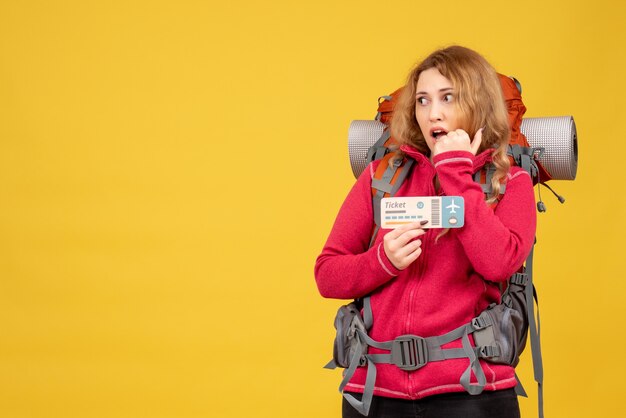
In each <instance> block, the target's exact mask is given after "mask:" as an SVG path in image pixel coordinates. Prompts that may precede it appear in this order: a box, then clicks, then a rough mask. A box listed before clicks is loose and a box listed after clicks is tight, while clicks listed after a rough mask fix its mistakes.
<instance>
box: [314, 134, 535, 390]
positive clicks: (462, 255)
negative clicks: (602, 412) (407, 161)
mask: <svg viewBox="0 0 626 418" xmlns="http://www.w3.org/2000/svg"><path fill="white" fill-rule="evenodd" d="M402 150H403V151H404V152H405V153H406V154H407V155H408V156H410V157H412V158H414V159H415V161H416V164H414V166H413V168H412V171H411V173H410V174H409V176H408V177H407V178H406V180H405V181H404V183H403V184H402V186H401V187H400V189H399V190H398V192H397V193H396V196H398V197H399V196H433V195H435V194H436V192H435V187H434V178H435V175H437V177H438V179H439V184H440V191H439V194H442V195H447V196H462V197H463V198H464V200H465V225H464V226H463V227H462V228H456V229H450V230H449V231H448V232H447V233H446V234H444V235H443V236H441V237H440V238H439V239H438V240H437V241H435V238H436V237H437V235H439V234H440V233H441V232H442V230H441V229H430V230H428V231H427V232H426V234H424V235H423V236H422V237H421V239H422V254H421V255H420V256H419V257H418V259H417V260H416V261H415V262H413V263H412V264H411V265H409V266H408V267H406V268H405V269H404V270H398V269H397V268H395V267H394V266H393V264H391V262H390V261H389V259H388V258H387V256H386V254H385V251H384V248H383V236H384V235H385V234H386V233H387V232H389V230H384V229H381V230H380V231H379V232H378V235H377V237H376V241H375V243H374V245H372V247H371V248H369V242H370V238H371V235H370V234H371V231H372V227H373V225H374V219H373V210H372V191H371V190H372V189H371V183H372V178H373V176H374V172H375V170H376V167H377V165H378V164H379V162H378V161H375V162H373V163H372V164H370V165H369V166H368V167H367V168H366V169H365V170H364V172H363V173H362V174H361V176H360V177H359V178H358V180H357V182H356V183H355V185H354V186H353V187H352V190H351V191H350V193H349V194H348V196H347V197H346V199H345V201H344V203H343V205H342V206H341V209H340V210H339V214H338V215H337V219H336V220H335V223H334V225H333V228H332V230H331V233H330V236H329V237H328V240H327V242H326V245H325V246H324V248H323V250H322V252H321V254H320V255H319V256H318V258H317V261H316V263H315V278H316V281H317V286H318V289H319V291H320V293H321V295H322V296H324V297H326V298H337V299H353V298H357V297H362V296H365V295H367V294H371V305H372V312H373V317H374V324H373V326H372V329H371V330H370V332H369V335H370V336H371V337H372V338H373V339H375V340H377V341H389V340H393V339H394V338H396V337H398V336H400V335H404V334H414V335H419V336H421V337H430V336H438V335H442V334H445V333H446V332H448V331H451V330H453V329H455V328H457V327H459V326H461V325H464V324H466V323H468V322H469V321H470V320H471V319H472V318H474V317H476V316H478V315H479V314H480V313H481V312H482V311H483V310H484V309H485V308H486V307H487V306H488V305H489V304H490V303H499V302H500V289H499V282H501V281H504V280H506V279H507V278H508V277H510V276H511V275H512V274H513V273H514V272H516V271H517V270H518V269H519V268H520V267H521V266H522V264H523V262H524V260H525V259H526V257H527V256H528V254H529V253H530V250H531V248H532V245H533V242H534V237H535V229H536V212H535V196H534V191H533V184H532V180H531V178H530V175H529V174H528V173H527V172H526V171H524V170H523V169H521V168H519V167H511V169H510V171H509V173H508V175H507V181H506V190H505V193H504V195H503V196H502V198H501V200H500V201H499V203H498V204H497V206H496V207H495V209H492V208H491V207H490V206H489V205H488V204H487V203H485V194H484V193H483V191H482V189H481V187H480V185H479V184H477V183H476V182H474V180H473V177H472V175H473V173H475V172H476V171H478V170H480V169H481V168H482V167H483V166H484V165H485V164H486V163H487V162H489V161H490V160H491V154H492V150H487V151H485V152H483V153H481V154H479V155H478V156H474V155H473V154H471V153H469V152H466V151H449V152H445V153H442V154H439V155H437V156H436V157H435V158H434V159H433V161H432V162H431V161H430V160H429V159H428V158H427V157H425V156H424V155H423V154H421V153H420V152H418V151H417V150H416V149H414V148H412V147H408V146H404V147H402ZM458 347H461V341H460V340H457V341H453V342H451V343H449V344H447V345H444V346H443V348H458ZM369 353H372V354H373V353H388V351H382V350H378V349H376V348H372V347H370V348H369ZM468 365H469V360H468V359H467V358H462V359H450V360H443V361H433V362H429V363H428V364H426V365H425V366H424V367H422V368H420V369H418V370H415V371H411V372H407V371H404V370H401V369H399V368H398V367H396V366H395V365H392V364H377V366H376V367H377V377H376V385H375V389H374V394H375V395H378V396H386V397H392V398H403V399H419V398H423V397H425V396H430V395H436V394H440V393H447V392H462V391H464V389H463V387H462V386H461V384H460V383H459V379H460V377H461V374H462V373H463V371H465V369H466V368H467V367H468ZM481 365H482V368H483V371H484V372H485V376H486V378H487V385H486V386H485V390H499V389H506V388H511V387H513V386H515V385H516V380H515V374H514V369H513V368H512V367H510V366H506V365H501V364H494V363H489V362H486V361H482V360H481ZM366 372H367V368H366V367H359V368H358V369H357V371H356V372H355V373H354V376H353V377H352V379H351V380H350V382H349V383H348V385H347V386H346V388H345V390H347V391H350V392H363V387H364V383H365V376H366ZM475 381H476V380H475V379H474V376H473V374H472V382H475Z"/></svg>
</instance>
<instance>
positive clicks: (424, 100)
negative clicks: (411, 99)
mask: <svg viewBox="0 0 626 418" xmlns="http://www.w3.org/2000/svg"><path fill="white" fill-rule="evenodd" d="M417 103H419V104H421V105H422V106H424V105H425V104H426V103H428V100H427V99H426V97H418V98H417Z"/></svg>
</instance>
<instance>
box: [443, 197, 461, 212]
mask: <svg viewBox="0 0 626 418" xmlns="http://www.w3.org/2000/svg"><path fill="white" fill-rule="evenodd" d="M460 208H461V207H460V206H458V205H455V204H454V199H452V202H450V204H449V205H448V206H446V209H450V213H456V210H455V209H460Z"/></svg>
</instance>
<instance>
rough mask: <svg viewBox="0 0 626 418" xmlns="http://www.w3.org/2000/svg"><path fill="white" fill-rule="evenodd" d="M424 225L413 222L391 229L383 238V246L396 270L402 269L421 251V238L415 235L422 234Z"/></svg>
mask: <svg viewBox="0 0 626 418" xmlns="http://www.w3.org/2000/svg"><path fill="white" fill-rule="evenodd" d="M423 226H424V225H422V224H421V223H420V222H413V223H410V224H406V225H403V226H401V227H399V228H397V229H394V230H391V231H389V232H387V234H385V237H384V238H383V248H384V249H385V254H386V255H387V258H388V259H389V261H391V264H393V265H394V266H395V268H397V269H398V270H404V269H405V268H406V267H408V266H409V264H411V263H412V262H414V261H415V260H417V257H419V256H420V254H421V253H422V248H421V245H422V240H420V239H417V237H419V236H421V235H424V234H425V233H426V231H424V230H423V229H422V227H423Z"/></svg>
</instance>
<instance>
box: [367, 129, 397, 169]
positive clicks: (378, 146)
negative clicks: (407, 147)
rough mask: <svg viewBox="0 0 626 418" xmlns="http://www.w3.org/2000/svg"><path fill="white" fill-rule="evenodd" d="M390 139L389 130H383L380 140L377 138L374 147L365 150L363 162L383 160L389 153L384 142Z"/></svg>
mask: <svg viewBox="0 0 626 418" xmlns="http://www.w3.org/2000/svg"><path fill="white" fill-rule="evenodd" d="M390 137H391V131H390V130H389V129H385V130H384V131H383V134H382V135H381V136H380V138H378V140H377V141H376V142H375V143H374V145H372V146H371V147H369V149H368V150H367V156H366V157H365V158H366V160H365V161H369V162H371V161H375V160H379V159H381V158H383V157H384V156H385V155H386V154H387V153H388V152H389V148H387V147H385V142H387V140H388V139H389V138H390Z"/></svg>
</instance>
